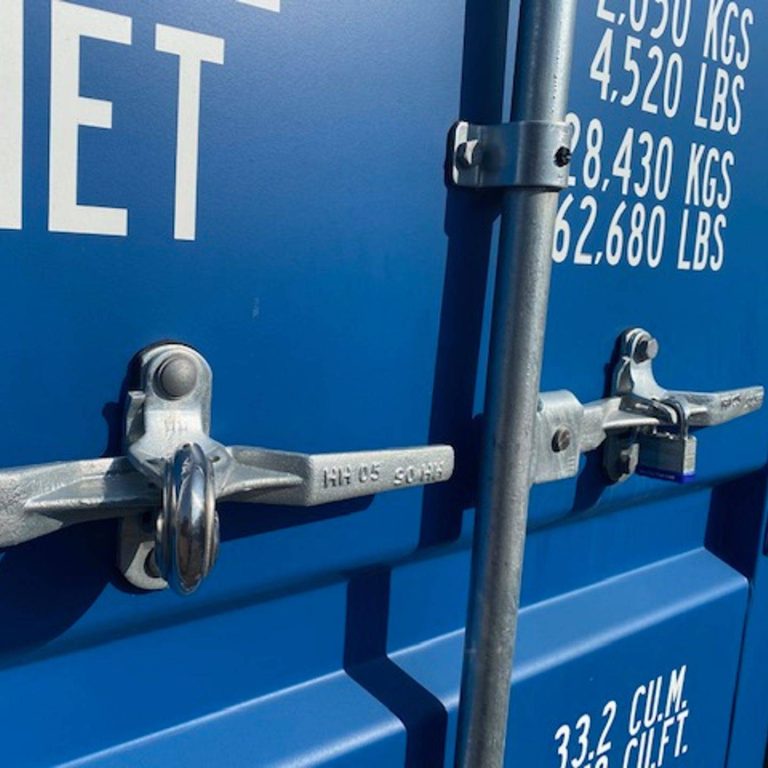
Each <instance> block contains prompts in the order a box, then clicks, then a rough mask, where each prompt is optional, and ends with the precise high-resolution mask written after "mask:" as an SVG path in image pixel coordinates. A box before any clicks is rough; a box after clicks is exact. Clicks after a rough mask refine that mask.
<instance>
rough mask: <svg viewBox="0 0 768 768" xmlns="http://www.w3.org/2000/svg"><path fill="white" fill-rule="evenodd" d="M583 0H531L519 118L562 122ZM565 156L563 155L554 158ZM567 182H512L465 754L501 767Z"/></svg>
mask: <svg viewBox="0 0 768 768" xmlns="http://www.w3.org/2000/svg"><path fill="white" fill-rule="evenodd" d="M575 18H576V0H521V8H520V21H519V26H518V44H517V57H516V59H517V60H516V66H515V76H514V85H513V95H512V115H511V118H512V121H515V122H517V121H529V120H544V121H562V120H564V119H565V114H566V110H567V100H568V90H569V83H570V70H571V58H572V51H573V34H574V24H575ZM553 162H554V158H553ZM557 204H558V193H557V192H554V191H549V190H541V189H530V188H514V189H510V190H509V191H507V192H506V195H505V199H504V210H503V214H502V222H501V240H500V245H499V258H498V266H497V272H496V291H495V296H494V304H493V321H492V330H491V348H490V359H489V368H488V385H487V390H486V408H485V436H484V443H483V458H482V470H481V478H480V499H479V504H478V510H477V520H476V526H475V543H474V553H473V558H472V584H471V591H470V604H469V617H468V622H467V635H466V639H465V645H464V669H463V673H462V686H461V699H460V705H459V723H458V734H457V742H456V765H457V766H459V768H501V766H502V765H503V763H504V746H505V740H506V733H507V718H508V713H509V694H510V684H511V676H512V655H513V652H514V647H515V635H516V630H517V617H518V609H519V603H520V582H521V575H522V566H523V553H524V549H525V536H526V526H527V520H528V496H529V493H530V488H531V481H530V478H531V458H532V452H533V431H534V424H535V418H536V406H537V402H538V396H539V387H540V378H541V360H542V355H543V344H544V329H545V325H546V317H547V303H548V299H549V284H550V277H551V255H552V240H553V236H554V227H555V218H556V215H557Z"/></svg>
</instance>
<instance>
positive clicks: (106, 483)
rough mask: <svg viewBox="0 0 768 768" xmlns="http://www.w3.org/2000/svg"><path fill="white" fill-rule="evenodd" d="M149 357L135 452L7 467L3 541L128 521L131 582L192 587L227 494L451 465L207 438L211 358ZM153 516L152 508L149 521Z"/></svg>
mask: <svg viewBox="0 0 768 768" xmlns="http://www.w3.org/2000/svg"><path fill="white" fill-rule="evenodd" d="M139 362H140V365H141V389H140V390H138V391H133V392H130V393H129V394H128V399H127V404H126V415H125V437H124V443H125V453H126V455H125V456H124V457H118V458H111V459H93V460H88V461H73V462H65V463H58V464H43V465H39V466H33V467H22V468H18V469H9V470H5V471H2V472H0V547H7V546H12V545H15V544H20V543H21V542H24V541H28V540H30V539H34V538H37V537H39V536H43V535H45V534H48V533H52V532H53V531H56V530H58V529H59V528H63V527H64V526H67V525H71V524H74V523H81V522H85V521H88V520H96V519H101V518H106V517H121V518H123V520H122V528H121V536H120V552H119V563H120V567H121V570H122V571H123V573H124V575H125V576H126V578H127V579H128V581H130V582H131V583H132V584H133V585H135V586H137V587H139V588H142V589H164V588H166V587H167V586H170V587H172V588H173V589H174V590H175V591H176V592H178V593H180V594H189V593H191V592H193V591H194V590H195V589H197V587H198V586H199V585H200V583H201V582H202V581H203V579H205V577H206V576H207V575H208V573H209V572H210V570H211V568H212V567H213V565H214V563H215V562H216V557H217V554H218V550H219V519H218V514H217V512H216V501H217V500H218V499H229V500H233V501H241V502H250V503H263V504H277V505H281V504H282V505H290V506H299V507H310V506H315V505H317V504H326V503H329V502H334V501H340V500H343V499H349V498H354V497H358V496H369V495H372V494H376V493H380V492H382V491H389V490H398V489H402V488H409V487H415V486H419V485H425V484H428V483H438V482H444V481H446V480H448V479H449V478H450V477H451V475H452V473H453V464H454V456H453V449H452V448H451V447H449V446H446V445H435V446H428V447H421V448H404V449H395V450H385V451H363V452H357V453H335V454H320V455H307V454H302V453H286V452H282V451H272V450H267V449H264V448H250V447H242V446H225V445H222V444H221V443H219V442H217V441H216V440H214V439H212V438H211V437H210V434H209V433H210V413H211V383H212V374H211V369H210V367H209V366H208V364H207V362H206V361H205V359H204V358H203V357H202V356H201V355H200V354H199V353H198V352H196V351H195V350H194V349H192V348H190V347H187V346H184V345H181V344H163V345H160V346H156V347H152V348H150V349H147V350H145V352H144V353H142V355H141V356H140V360H139ZM158 509H159V511H157V510H158ZM146 512H150V513H153V514H154V516H153V518H152V522H153V525H152V526H150V528H149V529H148V528H147V526H146V525H145V523H144V521H143V519H142V515H143V513H146Z"/></svg>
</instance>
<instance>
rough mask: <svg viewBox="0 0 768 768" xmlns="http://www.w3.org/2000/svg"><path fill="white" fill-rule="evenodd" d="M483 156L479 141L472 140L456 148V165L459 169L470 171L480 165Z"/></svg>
mask: <svg viewBox="0 0 768 768" xmlns="http://www.w3.org/2000/svg"><path fill="white" fill-rule="evenodd" d="M482 156H483V149H482V147H481V146H480V142H479V141H478V140H477V139H470V140H469V141H465V142H464V143H463V144H459V146H458V147H457V148H456V165H458V166H459V168H463V169H464V170H468V169H469V168H474V167H475V166H476V165H480V162H481V160H482Z"/></svg>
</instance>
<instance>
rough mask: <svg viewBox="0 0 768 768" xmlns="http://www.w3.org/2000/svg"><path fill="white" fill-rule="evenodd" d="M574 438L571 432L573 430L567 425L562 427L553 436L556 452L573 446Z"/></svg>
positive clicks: (553, 447) (553, 446)
mask: <svg viewBox="0 0 768 768" xmlns="http://www.w3.org/2000/svg"><path fill="white" fill-rule="evenodd" d="M572 440H573V435H572V434H571V430H570V429H567V428H566V427H560V429H558V430H557V432H555V434H554V436H553V437H552V450H553V451H554V452H555V453H562V452H563V451H566V450H568V448H570V447H571V441H572Z"/></svg>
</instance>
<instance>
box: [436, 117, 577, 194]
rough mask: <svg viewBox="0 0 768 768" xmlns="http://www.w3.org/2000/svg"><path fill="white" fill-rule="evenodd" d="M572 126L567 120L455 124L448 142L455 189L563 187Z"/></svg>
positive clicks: (568, 161) (566, 183) (568, 157)
mask: <svg viewBox="0 0 768 768" xmlns="http://www.w3.org/2000/svg"><path fill="white" fill-rule="evenodd" d="M571 134H572V128H571V126H570V125H569V124H568V123H549V122H537V121H530V122H518V123H504V124H501V125H475V124H473V123H467V122H459V123H457V124H456V125H455V126H454V127H453V132H452V139H451V142H450V146H451V156H450V158H449V164H450V167H451V179H452V181H453V183H454V184H456V185H457V186H459V187H472V188H474V189H489V188H497V187H530V188H539V189H548V190H559V189H565V188H566V187H567V186H568V165H569V164H570V161H571V149H570V147H571Z"/></svg>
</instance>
